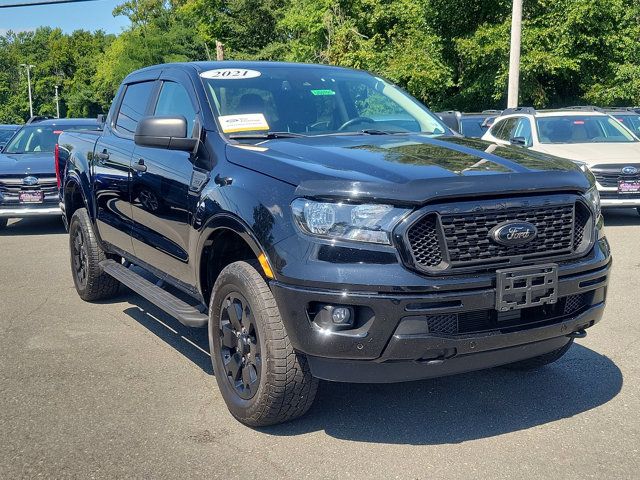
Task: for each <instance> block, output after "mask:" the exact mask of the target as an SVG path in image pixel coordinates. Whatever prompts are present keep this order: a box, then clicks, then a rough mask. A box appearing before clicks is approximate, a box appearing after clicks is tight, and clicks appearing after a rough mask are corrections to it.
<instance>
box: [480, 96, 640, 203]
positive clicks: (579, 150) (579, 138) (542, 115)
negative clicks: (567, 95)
mask: <svg viewBox="0 0 640 480" xmlns="http://www.w3.org/2000/svg"><path fill="white" fill-rule="evenodd" d="M482 139H483V140H489V141H491V142H495V143H498V144H513V145H521V146H523V147H525V148H528V149H531V150H534V151H537V152H543V153H547V154H551V155H555V156H558V157H563V158H568V159H570V160H573V161H575V162H577V163H580V164H581V165H583V166H584V169H585V171H587V170H589V171H591V172H592V173H593V174H594V175H595V177H596V180H597V186H598V191H599V192H600V197H601V201H602V206H603V207H635V208H636V209H638V211H639V213H640V140H638V138H637V137H636V136H635V135H634V134H633V133H632V132H631V130H629V129H628V128H627V127H625V126H624V125H623V124H622V123H620V122H619V121H617V120H616V119H615V118H613V117H612V116H611V115H607V114H606V113H604V111H603V110H601V109H599V108H597V107H570V108H563V109H559V110H542V111H537V110H535V109H533V108H530V107H519V108H512V109H507V110H505V111H504V112H503V114H502V115H501V116H500V117H498V118H497V119H496V121H495V123H494V124H493V126H492V127H491V128H490V129H489V130H488V131H487V132H486V133H485V134H484V135H483V136H482Z"/></svg>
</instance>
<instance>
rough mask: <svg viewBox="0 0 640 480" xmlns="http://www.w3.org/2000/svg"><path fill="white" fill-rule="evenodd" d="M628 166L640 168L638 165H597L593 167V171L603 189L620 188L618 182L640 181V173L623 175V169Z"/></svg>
mask: <svg viewBox="0 0 640 480" xmlns="http://www.w3.org/2000/svg"><path fill="white" fill-rule="evenodd" d="M626 166H635V167H636V168H640V166H638V165H637V164H636V165H626V164H625V165H623V164H613V165H595V166H593V167H592V169H591V171H592V172H593V174H594V176H595V177H596V180H597V181H598V183H599V184H600V185H602V186H603V187H607V188H618V182H619V181H620V180H629V181H631V180H640V173H634V174H631V175H626V174H624V173H622V169H623V168H624V167H626Z"/></svg>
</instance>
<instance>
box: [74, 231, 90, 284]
mask: <svg viewBox="0 0 640 480" xmlns="http://www.w3.org/2000/svg"><path fill="white" fill-rule="evenodd" d="M72 258H73V269H74V274H75V277H76V279H77V281H78V283H79V284H80V285H82V286H83V287H85V286H86V285H87V268H88V263H89V256H88V253H87V243H86V241H85V238H84V234H83V232H82V229H81V228H76V229H75V231H74V235H73V253H72Z"/></svg>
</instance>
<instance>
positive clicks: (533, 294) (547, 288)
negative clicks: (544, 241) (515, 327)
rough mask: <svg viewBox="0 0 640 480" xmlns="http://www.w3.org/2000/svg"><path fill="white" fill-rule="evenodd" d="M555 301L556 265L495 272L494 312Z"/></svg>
mask: <svg viewBox="0 0 640 480" xmlns="http://www.w3.org/2000/svg"><path fill="white" fill-rule="evenodd" d="M557 301H558V265H557V264H555V263H549V264H545V265H537V266H535V267H516V268H506V269H501V270H497V271H496V310H498V311H499V312H508V311H510V310H520V309H522V308H528V307H538V306H541V305H548V304H552V303H557Z"/></svg>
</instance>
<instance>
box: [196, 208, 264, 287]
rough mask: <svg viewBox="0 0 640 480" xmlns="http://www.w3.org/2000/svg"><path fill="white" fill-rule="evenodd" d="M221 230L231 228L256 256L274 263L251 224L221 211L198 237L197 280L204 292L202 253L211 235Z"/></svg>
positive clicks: (203, 228) (211, 219)
mask: <svg viewBox="0 0 640 480" xmlns="http://www.w3.org/2000/svg"><path fill="white" fill-rule="evenodd" d="M220 230H229V231H231V232H233V233H235V234H237V235H239V236H240V237H241V238H242V239H243V240H244V241H245V242H246V243H247V245H249V248H251V250H252V251H253V253H254V255H255V256H256V258H259V257H260V255H264V257H265V258H266V261H267V263H268V264H269V265H272V263H271V262H270V261H269V256H268V255H267V251H266V249H265V248H263V247H262V245H261V244H260V241H259V240H258V238H257V237H256V235H255V233H254V232H253V230H252V229H251V227H249V225H248V224H247V223H246V222H245V221H243V220H242V219H241V218H239V217H237V216H236V215H232V214H230V213H219V214H216V215H214V216H212V217H211V218H209V219H208V220H207V222H206V223H205V225H204V226H203V227H202V228H201V231H200V235H199V237H198V242H197V247H196V254H197V263H196V272H198V276H197V282H198V290H199V291H201V292H202V287H203V285H202V281H201V278H200V272H201V268H202V253H203V251H204V249H205V247H206V245H205V244H206V242H207V240H208V239H209V237H210V236H211V235H212V234H213V233H215V232H217V231H220Z"/></svg>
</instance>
